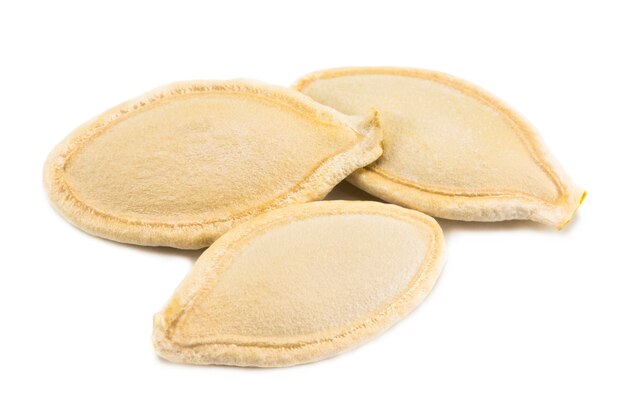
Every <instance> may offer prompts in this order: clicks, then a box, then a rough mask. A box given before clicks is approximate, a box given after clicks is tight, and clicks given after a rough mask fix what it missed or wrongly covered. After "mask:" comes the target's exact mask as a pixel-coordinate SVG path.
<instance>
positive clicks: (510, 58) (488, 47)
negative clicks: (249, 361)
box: [0, 0, 626, 416]
mask: <svg viewBox="0 0 626 417" xmlns="http://www.w3.org/2000/svg"><path fill="white" fill-rule="evenodd" d="M13 3H14V4H13V5H10V4H9V2H2V5H1V6H0V42H1V50H0V59H1V61H2V63H1V64H0V73H1V77H0V106H1V108H0V110H1V113H0V114H1V116H0V117H1V119H0V135H1V136H0V138H1V140H2V151H1V153H0V154H1V155H0V157H1V158H2V159H1V164H0V169H1V170H2V172H1V177H0V178H1V179H2V188H1V190H2V203H1V210H2V217H1V220H2V229H1V230H2V233H1V236H2V243H1V245H2V252H1V253H2V274H1V278H0V385H1V387H0V415H2V416H19V415H31V416H36V415H64V416H73V415H94V416H95V415H109V416H110V415H131V414H130V413H134V415H153V416H158V415H167V416H172V415H177V416H191V415H194V416H195V415H225V414H231V413H238V414H243V413H244V412H246V413H247V414H253V415H266V414H267V415H269V414H272V415H327V414H328V415H333V414H340V413H341V414H342V415H356V414H366V415H367V414H376V415H390V414H391V413H398V414H400V415H409V414H416V415H417V414H419V415H426V416H443V415H456V416H459V415H464V416H465V415H480V416H504V415H506V416H516V415H520V416H529V415H532V416H537V415H546V416H555V415H567V416H574V415H586V416H590V415H594V416H624V415H626V358H625V357H626V273H625V268H624V259H623V258H624V236H625V232H626V230H625V227H624V214H623V211H624V208H625V205H626V199H625V198H624V191H623V188H624V180H625V179H626V176H625V175H624V171H625V170H624V164H625V163H626V160H625V158H626V153H625V150H626V149H625V147H624V142H625V140H626V135H625V133H624V122H625V121H624V118H625V115H626V112H625V110H626V104H625V101H624V97H625V96H626V88H625V82H624V76H625V74H626V65H625V64H624V61H623V58H624V52H625V39H626V31H625V30H624V25H625V23H624V12H621V11H620V10H619V8H618V6H619V5H620V3H621V2H618V1H616V2H613V3H609V2H602V1H594V2H590V3H589V4H588V5H583V4H582V3H579V2H573V1H567V2H561V3H558V2H547V1H542V2H529V1H526V2H514V3H510V4H506V2H493V3H491V4H489V3H484V2H477V1H465V2H458V3H452V2H440V1H432V2H425V3H422V4H419V3H418V2H409V1H404V2H395V1H391V0H385V1H377V2H370V3H367V2H365V1H359V2H340V1H338V0H336V1H332V2H324V1H314V2H313V1H308V2H297V1H292V2H285V3H284V4H276V3H274V2H271V1H267V0H265V1H257V2H251V3H249V4H245V3H240V2H235V1H223V2H211V1H204V2H198V3H195V4H192V3H187V2H184V1H175V2H172V3H171V4H162V3H160V2H156V1H153V2H145V3H140V2H131V1H125V2H117V1H107V2H102V3H100V4H97V3H95V2H94V3H90V2H87V1H83V2H77V3H76V4H70V3H67V2H63V1H58V0H57V1H46V2H41V3H31V2H26V1H22V2H17V1H16V2H13ZM353 65H394V66H411V67H419V68H428V69H434V70H439V71H444V72H448V73H450V74H453V75H456V76H458V77H461V78H465V79H467V80H469V81H472V82H474V83H476V84H478V85H480V86H482V87H484V88H486V89H487V90H489V91H491V92H493V93H495V94H496V95H497V96H499V97H501V98H503V99H504V100H505V101H506V102H508V103H509V104H511V105H512V106H513V107H515V108H517V109H518V110H519V111H520V112H521V113H522V114H524V115H525V116H526V117H527V118H528V119H529V120H531V121H532V122H533V124H535V125H536V127H537V128H538V129H539V130H540V131H541V132H542V134H543V136H544V138H545V141H546V143H547V145H548V147H549V148H550V149H551V150H552V151H553V153H554V154H555V155H556V157H557V158H558V159H559V160H560V161H561V163H562V164H563V165H564V166H565V168H566V170H567V171H568V172H569V174H570V175H571V176H572V177H573V178H574V180H575V181H576V182H578V183H579V184H580V185H582V186H584V187H585V188H586V189H587V190H588V191H589V196H588V199H587V201H585V204H583V206H582V208H581V209H580V211H579V212H578V214H577V216H576V218H575V220H574V221H573V223H572V224H570V226H569V227H568V228H567V229H566V230H564V231H562V232H557V231H555V230H551V229H549V228H546V227H542V226H538V225H535V224H531V223H527V222H508V223H502V224H463V223H459V222H451V221H442V226H443V228H444V231H445V234H446V238H447V243H448V262H447V266H446V268H445V270H444V273H443V274H442V276H441V277H440V279H439V282H438V284H437V285H436V287H435V289H434V290H433V292H432V293H431V295H430V297H429V298H428V299H427V300H426V301H425V302H424V303H423V304H422V305H421V306H420V307H419V308H418V309H417V310H416V311H415V312H414V313H413V314H411V315H410V316H409V317H407V318H406V319H405V320H404V321H402V322H401V323H400V324H398V325H397V326H395V327H394V328H392V329H391V330H389V331H387V332H386V333H384V334H382V335H381V336H380V337H379V338H377V339H376V340H374V341H372V342H370V343H367V344H365V345H363V346H362V347H359V348H357V349H355V350H353V351H351V352H348V353H345V354H342V355H340V356H337V357H335V358H333V359H330V360H326V361H322V362H318V363H314V364H310V365H305V366H298V367H293V368H286V369H273V370H258V369H257V370H255V369H237V368H227V367H193V366H182V365H173V364H169V363H167V362H164V361H162V360H160V359H158V358H157V357H156V355H155V354H154V352H153V350H152V347H151V341H150V336H151V330H152V324H151V320H152V314H153V313H154V312H156V311H158V310H159V309H160V308H161V306H162V305H163V303H164V302H165V301H166V300H167V298H168V297H169V296H170V295H171V294H172V292H173V290H174V288H175V287H176V286H177V284H178V283H179V282H180V280H181V279H182V278H183V277H184V276H185V274H186V273H187V271H188V270H189V268H190V267H191V265H192V264H193V262H194V261H195V259H196V258H197V257H198V255H199V253H200V252H198V251H180V250H174V249H150V248H141V247H135V246H131V245H123V244H117V243H112V242H109V241H106V240H103V239H98V238H94V237H91V236H89V235H87V234H85V233H83V232H81V231H79V230H77V229H75V228H74V227H72V226H70V225H69V224H68V223H67V222H65V221H64V220H63V219H62V218H61V217H60V216H59V215H57V214H56V213H55V212H54V210H53V209H51V207H50V206H49V204H48V202H47V198H46V196H45V193H44V191H43V187H42V185H41V178H42V166H43V163H44V160H45V158H46V156H47V154H48V152H49V151H50V150H51V149H52V148H53V147H54V145H55V144H56V143H57V142H59V141H60V140H61V139H63V137H64V136H65V135H66V134H67V133H69V131H71V130H72V129H73V128H74V127H76V126H78V125H79V124H81V123H82V122H84V121H86V120H88V119H90V118H91V117H93V116H95V115H97V114H98V113H100V112H102V111H104V110H106V109H107V108H109V107H111V106H113V105H115V104H117V103H119V102H121V101H123V100H126V99H129V98H132V97H134V96H136V95H138V94H141V93H143V92H144V91H147V90H150V89H152V88H154V87H157V86H159V85H162V84H165V83H168V82H171V81H176V80H185V79H227V78H237V77H246V78H257V79H261V80H264V81H267V82H271V83H275V84H282V85H289V84H291V82H292V81H293V80H295V79H296V78H297V77H299V76H301V75H303V74H305V73H308V72H310V71H313V70H317V69H322V68H327V67H337V66H353ZM345 193H351V194H353V195H356V196H357V197H358V196H359V194H358V192H356V191H354V189H350V188H349V187H345V188H343V189H342V190H341V191H339V192H336V193H335V194H334V195H335V196H337V195H345ZM174 413H175V414H174Z"/></svg>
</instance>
